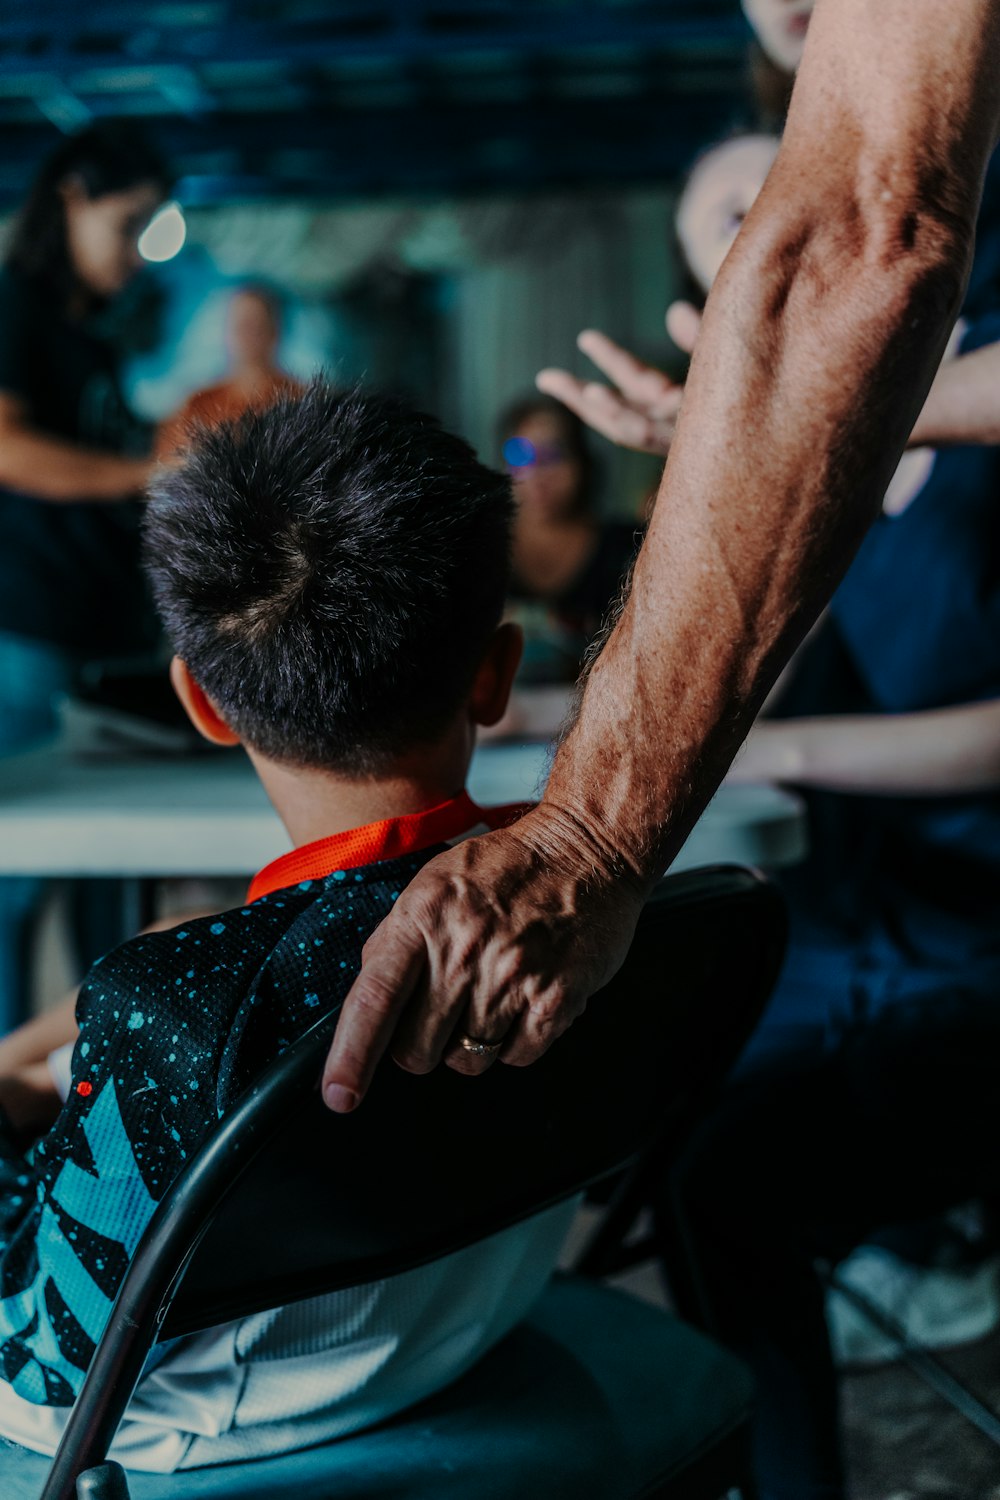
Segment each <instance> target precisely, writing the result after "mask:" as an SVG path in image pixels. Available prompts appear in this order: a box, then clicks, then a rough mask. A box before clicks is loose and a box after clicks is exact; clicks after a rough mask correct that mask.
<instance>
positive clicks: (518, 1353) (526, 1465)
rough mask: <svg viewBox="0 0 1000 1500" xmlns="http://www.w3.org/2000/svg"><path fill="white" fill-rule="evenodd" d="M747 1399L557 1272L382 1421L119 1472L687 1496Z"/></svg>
mask: <svg viewBox="0 0 1000 1500" xmlns="http://www.w3.org/2000/svg"><path fill="white" fill-rule="evenodd" d="M750 1400H751V1382H750V1376H749V1374H748V1372H747V1371H746V1369H745V1368H744V1366H743V1365H741V1364H740V1363H739V1361H738V1360H736V1359H734V1358H733V1357H732V1356H731V1355H730V1354H727V1353H726V1352H725V1351H724V1350H723V1349H720V1348H719V1347H718V1346H717V1345H715V1344H713V1343H712V1342H711V1341H710V1340H709V1339H707V1338H705V1337H704V1335H702V1334H700V1333H698V1332H696V1331H695V1330H694V1329H692V1328H689V1327H687V1326H686V1325H685V1324H682V1323H679V1322H678V1321H677V1320H676V1319H674V1318H672V1317H670V1316H669V1315H668V1314H666V1313H663V1312H661V1311H659V1310H658V1309H656V1308H653V1307H651V1306H649V1305H648V1304H647V1303H644V1302H640V1301H638V1300H637V1299H636V1298H634V1297H631V1296H628V1295H626V1294H625V1293H622V1292H617V1291H613V1290H611V1289H609V1288H607V1287H603V1286H599V1285H596V1284H594V1283H593V1282H588V1281H583V1280H581V1279H577V1278H572V1277H565V1278H564V1277H560V1278H557V1279H556V1280H554V1281H553V1283H552V1284H551V1286H550V1287H549V1288H548V1290H547V1291H546V1292H545V1294H544V1296H543V1297H542V1299H541V1301H540V1302H539V1304H538V1305H537V1307H536V1308H535V1310H534V1312H533V1314H532V1316H531V1317H530V1318H529V1319H527V1320H526V1321H525V1322H524V1323H523V1324H521V1325H520V1327H518V1328H517V1329H515V1331H514V1332H513V1333H512V1334H510V1335H509V1336H508V1337H507V1338H506V1339H504V1340H503V1342H502V1343H501V1344H499V1345H498V1346H497V1348H496V1349H494V1350H493V1351H492V1352H491V1353H490V1354H489V1355H487V1356H486V1358H485V1359H483V1360H481V1361H480V1363H479V1364H478V1365H477V1366H476V1367H475V1368H474V1369H473V1370H471V1371H470V1372H469V1373H468V1374H467V1375H466V1376H464V1377H463V1378H462V1379H461V1380H459V1381H457V1382H456V1383H455V1385H454V1386H452V1387H450V1388H449V1389H447V1390H445V1391H442V1392H441V1393H440V1394H438V1395H437V1396H434V1397H432V1398H431V1399H430V1400H428V1401H425V1402H422V1403H421V1404H420V1405H419V1406H416V1407H413V1408H412V1409H411V1410H410V1411H408V1412H407V1413H406V1414H405V1416H403V1417H400V1418H396V1419H395V1420H393V1421H392V1422H390V1423H387V1424H386V1425H385V1426H384V1427H381V1428H376V1429H372V1430H369V1431H366V1432H364V1433H360V1434H358V1435H357V1436H354V1437H349V1438H343V1439H340V1440H339V1441H337V1442H334V1443H329V1444H326V1445H323V1446H321V1447H318V1448H309V1449H304V1450H301V1451H300V1452H297V1453H289V1454H284V1455H282V1456H280V1457H277V1458H267V1459H258V1460H255V1461H253V1462H248V1463H238V1464H226V1465H220V1466H219V1467H217V1468H200V1469H186V1470H179V1471H178V1472H176V1473H174V1474H169V1475H167V1474H141V1473H137V1472H134V1471H133V1472H130V1473H129V1487H130V1490H131V1493H132V1496H133V1500H223V1497H225V1500H273V1497H275V1496H277V1495H285V1494H288V1495H294V1496H295V1497H296V1500H448V1497H455V1500H458V1497H461V1500H480V1497H481V1500H498V1497H502V1496H511V1497H517V1500H534V1497H535V1496H540V1495H544V1496H545V1497H546V1500H563V1497H565V1500H584V1497H591V1496H592V1497H594V1500H638V1497H641V1496H644V1495H647V1494H652V1493H654V1492H657V1493H659V1492H661V1491H662V1492H663V1493H672V1489H671V1488H670V1483H669V1482H670V1481H671V1480H674V1481H675V1482H676V1483H677V1485H678V1489H677V1493H678V1495H680V1494H681V1493H684V1494H685V1495H686V1494H687V1493H689V1491H688V1489H687V1488H686V1487H685V1486H684V1484H683V1477H684V1476H685V1474H686V1473H689V1472H690V1470H691V1469H692V1468H693V1467H696V1466H697V1464H698V1462H699V1461H700V1460H701V1458H702V1456H703V1455H705V1454H708V1453H711V1452H713V1451H715V1450H717V1449H718V1447H719V1445H720V1444H721V1443H723V1442H724V1440H725V1439H726V1438H727V1437H728V1436H729V1435H730V1434H732V1433H735V1432H737V1431H738V1430H739V1429H740V1428H741V1427H742V1425H743V1424H744V1423H745V1421H746V1419H747V1416H748V1413H749V1407H750ZM12 1453H14V1450H13V1449H10V1448H4V1449H2V1450H0V1474H2V1476H3V1486H2V1493H3V1495H4V1500H37V1496H38V1493H39V1489H40V1486H41V1480H42V1478H44V1475H45V1473H46V1470H47V1461H46V1460H45V1459H42V1458H39V1457H38V1456H37V1455H34V1454H28V1453H25V1452H24V1450H23V1449H21V1450H17V1458H16V1460H12V1458H11V1455H12ZM22 1455H23V1461H22ZM22 1467H23V1472H22ZM8 1469H9V1470H10V1476H9V1477H8ZM723 1487H724V1483H723V1485H722V1486H720V1488H723ZM702 1493H704V1492H703V1491H702Z"/></svg>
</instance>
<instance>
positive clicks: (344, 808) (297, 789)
mask: <svg viewBox="0 0 1000 1500" xmlns="http://www.w3.org/2000/svg"><path fill="white" fill-rule="evenodd" d="M452 738H453V739H454V741H455V743H453V744H448V745H446V746H442V745H438V746H433V747H428V749H426V750H422V751H418V752H414V753H413V754H412V755H410V756H408V757H406V758H405V759H404V760H401V761H399V762H397V763H396V764H395V765H393V766H392V767H390V768H389V769H388V770H387V771H386V773H385V774H384V775H380V776H377V777H369V778H365V779H363V780H361V779H355V778H352V777H349V776H345V775H341V774H338V773H335V772H333V771H325V770H311V769H303V768H302V767H300V766H289V765H284V764H282V763H281V762H279V761H274V760H268V759H265V757H263V756H260V755H258V754H257V753H256V751H254V750H248V751H247V753H248V755H249V756H250V759H251V760H252V761H253V764H254V768H255V769H256V771H257V774H258V776H259V777H260V779H261V781H262V782H263V785H264V790H265V791H266V792H267V795H268V797H269V798H270V799H271V802H272V803H273V805H274V808H275V811H276V812H277V814H278V816H279V817H280V818H281V821H282V822H283V823H284V825H285V827H286V829H287V830H288V834H289V837H290V838H291V840H292V843H293V844H294V845H295V846H296V848H298V847H299V846H300V845H302V844H311V843H314V842H315V840H317V839H324V838H331V837H332V836H333V835H334V834H337V833H346V832H348V831H349V830H350V829H352V828H362V827H364V825H365V824H366V823H379V822H382V821H383V819H385V818H402V817H406V816H407V815H408V814H410V813H417V812H423V811H424V810H425V809H426V808H428V807H437V806H438V805H439V804H440V803H442V802H447V801H448V800H449V799H450V798H452V797H457V796H458V795H459V793H460V792H461V791H462V790H463V788H464V786H465V776H466V772H467V770H468V764H469V754H470V753H471V749H472V735H471V731H468V732H467V733H466V734H465V735H464V736H463V737H457V736H453V737H452Z"/></svg>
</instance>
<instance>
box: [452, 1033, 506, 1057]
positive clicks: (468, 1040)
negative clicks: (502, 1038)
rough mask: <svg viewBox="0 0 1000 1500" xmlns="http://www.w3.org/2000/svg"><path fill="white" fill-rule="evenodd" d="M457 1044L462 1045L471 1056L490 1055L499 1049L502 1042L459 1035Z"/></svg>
mask: <svg viewBox="0 0 1000 1500" xmlns="http://www.w3.org/2000/svg"><path fill="white" fill-rule="evenodd" d="M458 1045H459V1046H460V1047H464V1048H465V1050H466V1052H471V1053H472V1055H473V1057H492V1056H493V1055H494V1053H496V1052H499V1051H500V1048H501V1047H502V1046H503V1042H484V1041H483V1040H482V1038H481V1037H478V1036H460V1037H459V1039H458Z"/></svg>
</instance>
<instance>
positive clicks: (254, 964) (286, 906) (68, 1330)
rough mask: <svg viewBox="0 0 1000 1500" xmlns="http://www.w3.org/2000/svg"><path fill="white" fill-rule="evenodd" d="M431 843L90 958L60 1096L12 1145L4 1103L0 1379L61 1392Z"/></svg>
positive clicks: (40, 1391)
mask: <svg viewBox="0 0 1000 1500" xmlns="http://www.w3.org/2000/svg"><path fill="white" fill-rule="evenodd" d="M440 847H441V846H437V847H436V848H432V849H425V850H422V851H421V852H420V853H419V854H415V855H409V856H407V857H406V858H403V859H396V860H390V861H384V862H382V863H379V864H374V865H369V866H366V867H362V868H361V869H358V870H352V871H351V879H350V880H345V879H344V877H343V871H336V872H334V873H333V874H331V875H329V876H327V877H325V878H324V879H320V880H308V881H304V882H302V883H301V884H299V885H295V886H293V887H291V888H289V889H287V890H281V891H276V892H274V893H273V894H271V895H268V896H264V897H262V898H261V899H260V900H258V901H255V902H253V904H252V905H249V906H244V907H242V908H238V909H236V910H234V911H230V912H226V913H224V914H223V915H222V916H218V917H208V918H204V919H202V920H199V921H196V922H191V923H189V924H187V925H186V926H183V927H178V928H175V929H174V930H173V931H171V932H157V933H150V934H147V935H144V936H142V937H139V938H136V939H134V940H133V941H132V942H130V943H126V944H125V945H124V947H122V948H118V949H116V950H115V951H114V952H113V953H111V954H109V955H108V956H107V957H106V958H104V959H102V960H101V961H100V963H98V964H96V965H95V966H94V968H93V969H92V970H91V971H90V974H89V975H88V977H87V979H86V981H85V983H84V985H83V988H82V990H81V992H80V999H79V1002H78V1005H77V1020H78V1022H79V1025H80V1039H79V1041H78V1043H77V1045H76V1048H75V1050H74V1054H73V1069H72V1086H71V1090H70V1094H69V1098H68V1100H67V1102H66V1105H65V1106H64V1108H63V1110H62V1112H61V1113H60V1115H59V1118H58V1119H57V1121H56V1123H55V1125H54V1126H53V1128H52V1130H51V1131H50V1132H49V1133H48V1134H47V1135H46V1136H44V1137H43V1138H42V1139H41V1140H40V1141H38V1142H37V1143H36V1144H35V1146H34V1147H33V1148H32V1149H31V1150H30V1151H29V1152H28V1153H27V1154H21V1153H20V1152H19V1151H18V1149H17V1147H16V1144H15V1141H14V1138H13V1135H12V1132H11V1131H10V1129H9V1127H8V1126H7V1125H6V1122H4V1121H3V1119H2V1118H0V1378H2V1379H4V1380H6V1381H7V1382H8V1383H9V1384H10V1385H12V1386H13V1388H14V1389H15V1390H16V1391H17V1392H18V1394H19V1395H21V1396H23V1397H25V1398H26V1399H27V1400H29V1401H33V1402H36V1403H39V1404H43V1405H49V1406H67V1405H70V1404H71V1403H72V1402H73V1400H74V1398H75V1396H76V1394H77V1392H78V1391H79V1388H80V1385H81V1383H82V1380H83V1375H84V1373H85V1372H86V1369H87V1366H88V1364H89V1363H90V1360H91V1358H92V1356H93V1353H94V1348H95V1346H96V1342H97V1340H98V1339H99V1338H100V1335H101V1332H102V1330H103V1328H104V1326H105V1323H106V1322H107V1319H108V1315H109V1313H110V1311H111V1306H112V1303H113V1301H114V1297H115V1294H116V1292H117V1290H118V1287H119V1285H120V1283H121V1280H122V1277H123V1276H124V1274H125V1270H126V1267H127V1265H128V1262H129V1259H130V1257H131V1255H132V1254H133V1252H134V1250H135V1248H136V1245H137V1244H138V1242H139V1240H140V1238H141V1236H142V1233H143V1230H144V1229H145V1227H146V1225H147V1224H148V1222H149V1219H150V1217H151V1216H152V1213H153V1210H154V1209H155V1207H156V1204H157V1203H158V1202H159V1200H160V1199H161V1198H162V1196H163V1194H164V1193H165V1192H166V1191H167V1188H168V1187H169V1186H170V1184H171V1183H172V1182H173V1180H174V1178H175V1177H176V1176H177V1174H178V1173H179V1172H180V1171H181V1170H182V1169H183V1167H184V1165H185V1163H186V1162H187V1161H188V1160H189V1159H190V1157H191V1156H192V1154H193V1153H194V1152H196V1151H197V1149H198V1147H199V1145H200V1144H201V1142H202V1141H203V1140H204V1138H205V1136H206V1134H207V1132H208V1131H209V1130H210V1129H211V1128H212V1127H213V1126H214V1125H215V1124H216V1122H217V1121H218V1120H219V1118H221V1116H222V1115H223V1114H224V1113H225V1112H226V1110H227V1109H228V1108H229V1107H230V1106H231V1105H232V1104H233V1103H234V1101H235V1100H236V1099H237V1098H238V1097H239V1095H240V1094H241V1093H242V1092H243V1090H244V1089H245V1088H246V1087H247V1085H248V1084H249V1083H250V1082H251V1081H252V1079H253V1078H254V1077H255V1076H256V1075H257V1074H258V1073H259V1072H260V1070H261V1068H263V1067H264V1066H265V1065H266V1064H267V1063H268V1062H270V1061H272V1060H273V1059H274V1058H275V1057H276V1056H277V1055H278V1053H279V1052H281V1051H282V1049H283V1048H284V1047H286V1046H287V1045H288V1044H289V1043H290V1042H291V1041H292V1040H294V1039H295V1038H296V1037H297V1036H299V1035H300V1034H301V1033H302V1032H303V1031H305V1030H306V1029H307V1028H308V1027H309V1026H311V1025H312V1024H313V1023H314V1022H315V1021H316V1019H317V1017H318V1016H319V1015H321V1014H322V1013H323V1012H324V1011H326V1010H329V1009H332V1008H333V1007H334V1006H336V1005H337V1004H339V1002H340V1001H342V1000H343V997H344V995H345V994H346V992H347V989H348V987H349V986H350V983H351V981H352V980H353V979H354V977H355V975H356V974H357V972H358V970H359V968H360V961H361V949H362V947H363V945H364V943H365V940H366V939H367V938H368V936H369V934H370V933H371V932H372V931H373V930H374V928H375V927H376V926H377V925H378V923H379V922H380V921H381V920H382V918H383V917H384V916H385V914H386V912H387V911H388V910H389V908H390V907H391V906H392V903H393V901H394V900H395V898H396V897H397V896H398V894H399V891H400V889H401V888H402V887H403V886H404V885H405V884H406V883H407V882H408V881H409V880H411V879H412V877H413V875H414V874H415V873H416V871H417V870H418V869H419V868H420V867H421V865H423V864H424V863H425V862H426V861H427V860H428V859H430V858H431V857H432V856H433V855H434V854H435V853H437V852H438V851H439V849H440Z"/></svg>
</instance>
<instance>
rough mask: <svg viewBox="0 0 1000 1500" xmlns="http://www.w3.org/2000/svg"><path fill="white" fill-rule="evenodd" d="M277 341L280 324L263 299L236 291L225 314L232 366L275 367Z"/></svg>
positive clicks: (251, 293)
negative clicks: (273, 365) (272, 365)
mask: <svg viewBox="0 0 1000 1500" xmlns="http://www.w3.org/2000/svg"><path fill="white" fill-rule="evenodd" d="M278 338H279V330H278V324H277V321H276V320H275V316H274V313H273V311H272V310H271V308H270V307H269V305H268V304H267V302H265V301H264V299H263V297H258V296H257V294H256V293H255V292H237V293H236V295H235V296H234V297H233V298H232V299H231V300H230V303H229V309H228V312H227V314H226V348H227V349H228V350H229V357H230V359H231V360H232V362H233V364H234V365H271V364H273V362H274V358H275V355H276V353H277V349H278Z"/></svg>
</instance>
